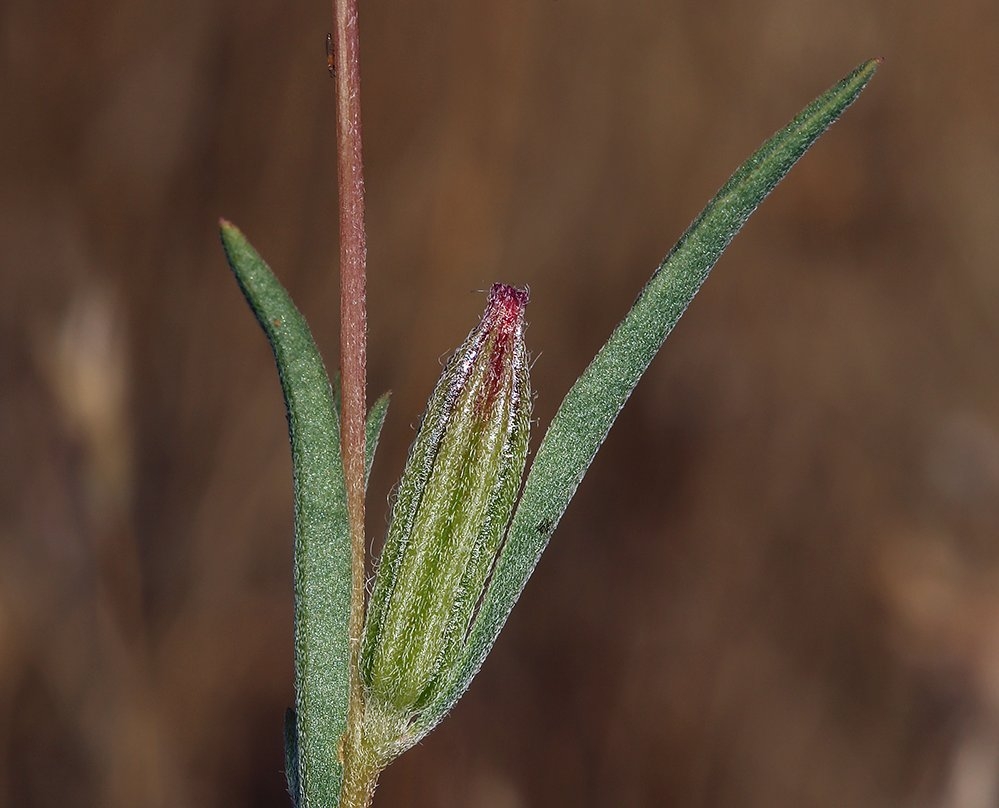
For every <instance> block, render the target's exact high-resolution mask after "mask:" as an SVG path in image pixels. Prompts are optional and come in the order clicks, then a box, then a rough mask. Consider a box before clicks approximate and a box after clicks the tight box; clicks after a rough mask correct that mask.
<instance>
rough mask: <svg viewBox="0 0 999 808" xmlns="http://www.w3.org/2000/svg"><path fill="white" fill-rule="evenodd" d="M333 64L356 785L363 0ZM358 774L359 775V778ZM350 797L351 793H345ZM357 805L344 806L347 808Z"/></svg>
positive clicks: (351, 1)
mask: <svg viewBox="0 0 999 808" xmlns="http://www.w3.org/2000/svg"><path fill="white" fill-rule="evenodd" d="M333 58H334V79H335V85H336V89H335V93H336V124H337V142H336V145H337V187H338V190H339V203H340V374H341V380H342V384H343V409H342V416H341V418H342V420H341V441H342V443H341V445H342V451H343V469H344V478H345V481H346V491H347V515H348V520H349V524H350V540H351V609H350V629H349V630H350V650H351V665H350V669H351V675H350V680H351V683H350V710H349V713H348V730H347V733H348V737H347V739H346V744H345V746H347V749H345V750H344V753H345V755H344V756H345V761H344V764H345V767H346V771H345V779H346V780H348V781H349V780H350V779H351V778H352V776H353V775H352V772H351V768H352V765H353V766H356V762H355V761H352V760H351V758H352V757H354V755H352V754H351V749H352V748H353V749H356V747H357V740H359V738H358V735H359V732H360V723H361V719H362V717H363V710H364V704H363V695H362V692H361V683H360V679H359V677H358V665H357V656H358V649H359V646H360V639H361V632H362V630H363V624H364V581H365V571H364V544H365V542H364V478H365V473H364V472H365V468H364V445H365V430H364V418H365V409H366V407H365V348H366V329H367V315H366V313H365V296H366V288H365V287H366V283H365V268H364V264H365V257H366V255H365V253H366V246H365V229H364V172H363V168H362V158H361V76H360V65H359V61H358V34H357V0H333ZM355 774H356V773H355ZM344 792H345V793H344V797H346V796H347V794H346V792H347V789H345V790H344ZM350 805H351V803H349V802H344V803H343V804H342V808H348V806H350Z"/></svg>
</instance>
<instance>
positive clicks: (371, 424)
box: [364, 393, 392, 485]
mask: <svg viewBox="0 0 999 808" xmlns="http://www.w3.org/2000/svg"><path fill="white" fill-rule="evenodd" d="M391 398H392V394H391V393H385V394H384V395H383V396H381V397H380V398H379V399H378V400H377V401H376V402H375V403H374V404H372V405H371V409H370V410H368V420H367V422H366V423H365V425H364V434H365V439H364V442H365V446H364V484H365V485H367V484H368V478H369V477H371V466H372V464H373V463H374V462H375V451H376V450H377V449H378V439H379V437H381V434H382V427H383V426H384V425H385V416H386V415H388V406H389V399H391Z"/></svg>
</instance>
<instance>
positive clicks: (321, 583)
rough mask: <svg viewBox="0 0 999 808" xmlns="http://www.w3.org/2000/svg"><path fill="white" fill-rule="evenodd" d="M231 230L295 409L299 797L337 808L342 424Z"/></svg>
mask: <svg viewBox="0 0 999 808" xmlns="http://www.w3.org/2000/svg"><path fill="white" fill-rule="evenodd" d="M221 231H222V244H223V246H224V247H225V252H226V256H227V257H228V259H229V265H230V266H231V267H232V271H233V273H234V274H235V275H236V280H237V281H238V282H239V286H240V288H241V289H242V290H243V294H244V295H245V296H246V299H247V301H248V302H249V304H250V308H252V309H253V313H254V314H255V315H256V316H257V320H258V321H259V322H260V325H261V327H262V328H263V329H264V332H265V333H266V335H267V339H268V340H269V341H270V344H271V348H272V349H273V351H274V360H275V362H276V364H277V369H278V374H279V375H280V377H281V388H282V391H283V392H284V399H285V404H286V405H287V409H288V433H289V437H290V439H291V454H292V467H293V471H294V478H295V692H296V697H295V702H296V703H295V708H296V710H295V714H296V715H295V718H296V721H295V723H296V726H297V733H296V734H297V741H298V742H297V754H298V779H297V784H298V787H299V799H298V800H297V802H296V804H297V805H298V806H300V808H333V806H336V805H338V804H339V801H340V786H341V782H342V779H343V770H342V767H341V765H340V756H339V749H338V747H339V743H340V739H341V738H342V736H343V734H344V731H345V730H346V727H347V703H348V696H349V681H350V680H349V660H350V650H349V646H348V636H347V624H348V618H349V613H350V538H349V535H348V529H347V506H346V494H345V493H344V482H343V464H342V461H341V458H340V427H339V422H338V419H337V417H336V407H335V405H334V402H333V396H332V393H331V390H330V382H329V378H328V376H327V375H326V370H325V368H324V367H323V362H322V358H321V357H320V355H319V351H318V350H317V349H316V345H315V342H313V339H312V335H311V334H310V332H309V328H308V326H307V325H306V323H305V320H304V318H303V317H302V315H301V314H300V313H299V311H298V309H296V308H295V305H294V304H293V303H292V301H291V298H290V297H288V293H287V292H286V291H285V290H284V288H283V287H282V286H281V284H280V282H279V281H278V280H277V278H275V277H274V275H273V274H272V273H271V271H270V269H268V267H267V265H266V264H265V263H264V262H263V260H262V259H261V258H260V256H259V255H258V254H257V253H256V251H255V250H254V249H253V247H251V246H250V244H249V242H247V240H246V238H245V237H244V236H243V234H242V233H241V232H240V231H239V230H238V229H236V227H234V226H233V225H231V224H229V223H228V222H222V224H221ZM382 415H383V416H384V413H382ZM250 506H251V507H252V503H250ZM289 779H291V778H289Z"/></svg>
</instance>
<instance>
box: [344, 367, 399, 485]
mask: <svg viewBox="0 0 999 808" xmlns="http://www.w3.org/2000/svg"><path fill="white" fill-rule="evenodd" d="M330 384H331V386H332V388H333V408H334V410H335V411H336V422H337V423H340V400H341V396H340V374H339V373H334V374H333V378H332V379H331V380H330ZM391 398H392V394H391V393H383V394H382V395H381V396H380V397H379V398H378V400H377V401H376V402H375V403H374V404H372V405H371V409H370V410H368V418H367V421H365V423H364V484H365V486H367V484H368V478H369V477H370V476H371V466H372V464H373V463H374V462H375V450H376V449H377V448H378V439H379V437H381V434H382V427H383V426H384V425H385V416H386V415H388V406H389V400H390V399H391Z"/></svg>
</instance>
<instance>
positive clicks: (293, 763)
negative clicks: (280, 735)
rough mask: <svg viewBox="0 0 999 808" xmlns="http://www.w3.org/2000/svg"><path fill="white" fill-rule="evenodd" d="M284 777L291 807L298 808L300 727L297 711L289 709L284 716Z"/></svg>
mask: <svg viewBox="0 0 999 808" xmlns="http://www.w3.org/2000/svg"><path fill="white" fill-rule="evenodd" d="M284 776H285V780H286V781H287V783H288V796H289V797H291V807H292V808H298V795H299V791H300V789H299V783H298V725H297V723H296V720H295V710H294V709H293V708H291V707H289V708H288V709H287V710H286V711H285V714H284Z"/></svg>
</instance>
